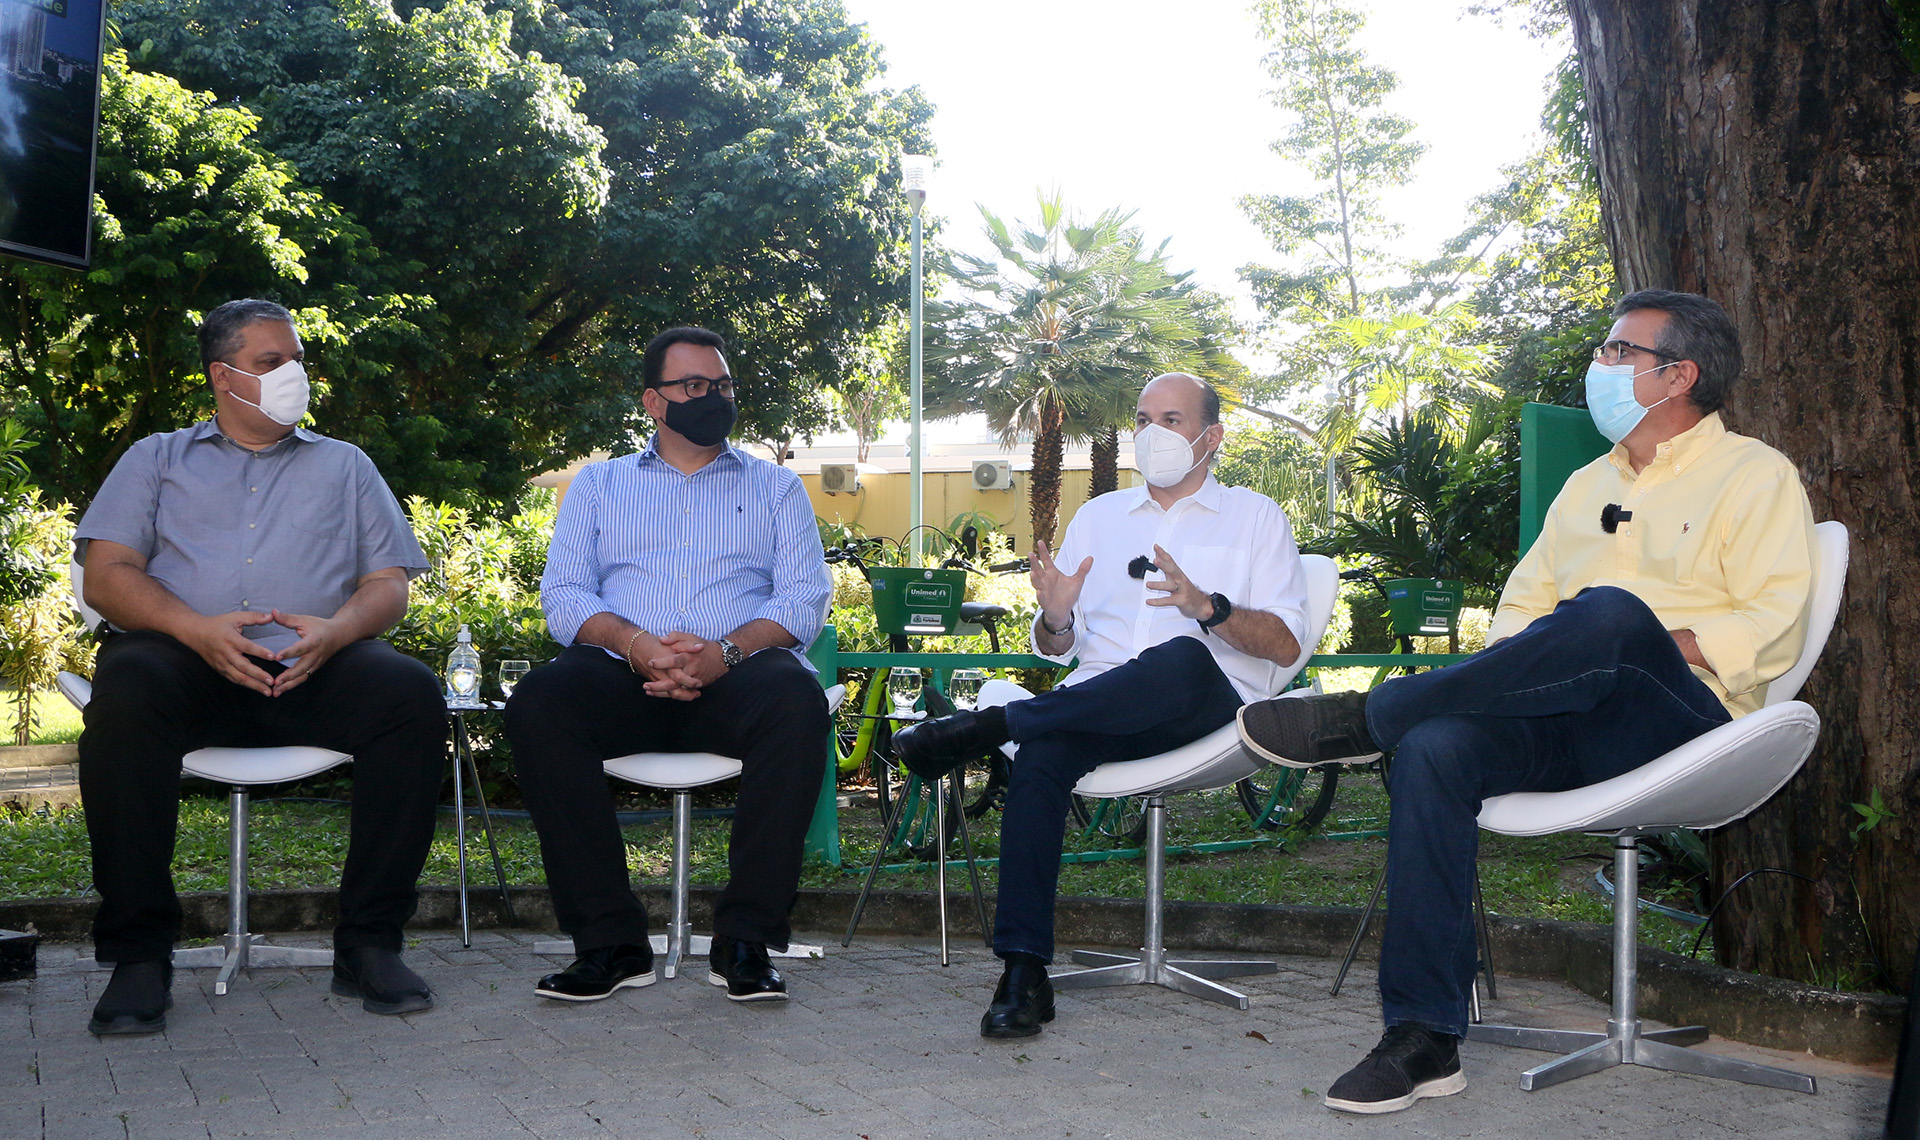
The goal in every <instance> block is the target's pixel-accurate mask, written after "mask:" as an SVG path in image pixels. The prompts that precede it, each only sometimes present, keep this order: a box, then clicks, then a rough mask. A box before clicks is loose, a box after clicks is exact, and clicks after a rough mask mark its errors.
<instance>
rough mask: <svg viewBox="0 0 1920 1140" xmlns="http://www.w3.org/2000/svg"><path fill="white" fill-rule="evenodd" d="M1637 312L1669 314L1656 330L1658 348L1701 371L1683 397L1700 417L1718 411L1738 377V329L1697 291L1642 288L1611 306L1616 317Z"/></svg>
mask: <svg viewBox="0 0 1920 1140" xmlns="http://www.w3.org/2000/svg"><path fill="white" fill-rule="evenodd" d="M1640 309H1653V310H1656V311H1658V312H1662V313H1665V314H1667V324H1666V327H1665V328H1662V329H1661V330H1660V343H1658V344H1655V345H1652V346H1650V347H1653V348H1657V349H1659V350H1660V351H1661V352H1663V353H1666V354H1668V355H1669V356H1671V357H1674V358H1676V359H1679V360H1691V361H1693V363H1694V364H1695V365H1696V366H1698V367H1699V369H1700V379H1698V380H1696V381H1694V385H1693V389H1692V391H1690V392H1688V393H1687V398H1688V399H1689V400H1691V401H1692V402H1693V406H1694V407H1696V408H1698V409H1700V412H1701V414H1702V415H1705V414H1707V413H1709V412H1717V411H1719V410H1720V409H1721V408H1722V407H1724V406H1725V405H1726V402H1727V391H1728V389H1730V388H1732V387H1733V384H1734V381H1736V380H1738V379H1740V369H1741V356H1740V330H1738V329H1736V328H1734V327H1733V318H1731V317H1729V316H1727V311H1726V310H1725V309H1723V308H1721V307H1720V302H1718V301H1716V300H1714V299H1713V298H1711V297H1702V296H1701V295H1700V294H1698V293H1675V292H1673V291H1671V290H1668V289H1642V290H1640V291H1639V292H1636V293H1629V294H1627V295H1626V296H1624V297H1622V298H1620V302H1619V303H1618V304H1616V305H1615V306H1614V307H1613V315H1614V318H1615V319H1618V318H1620V317H1624V316H1626V315H1627V314H1628V313H1632V312H1637V311H1638V310H1640Z"/></svg>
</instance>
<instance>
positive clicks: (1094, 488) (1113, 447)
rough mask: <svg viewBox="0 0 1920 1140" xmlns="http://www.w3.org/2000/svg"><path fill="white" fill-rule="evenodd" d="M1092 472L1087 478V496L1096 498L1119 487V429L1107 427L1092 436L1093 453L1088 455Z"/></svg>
mask: <svg viewBox="0 0 1920 1140" xmlns="http://www.w3.org/2000/svg"><path fill="white" fill-rule="evenodd" d="M1088 459H1089V460H1090V461H1091V462H1092V464H1093V473H1092V475H1091V476H1089V478H1088V486H1087V498H1089V499H1097V498H1099V497H1100V496H1102V495H1104V494H1106V493H1107V492H1108V491H1118V490H1119V489H1120V429H1119V428H1117V427H1109V428H1107V429H1106V430H1104V431H1102V432H1101V433H1100V434H1099V435H1096V436H1094V437H1093V453H1092V454H1091V455H1089V456H1088Z"/></svg>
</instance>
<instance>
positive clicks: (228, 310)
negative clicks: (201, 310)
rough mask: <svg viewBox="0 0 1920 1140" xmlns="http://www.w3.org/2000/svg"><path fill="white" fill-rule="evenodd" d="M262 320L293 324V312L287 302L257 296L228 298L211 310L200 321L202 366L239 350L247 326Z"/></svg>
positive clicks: (224, 358) (220, 359)
mask: <svg viewBox="0 0 1920 1140" xmlns="http://www.w3.org/2000/svg"><path fill="white" fill-rule="evenodd" d="M261 321H284V322H286V323H287V324H293V314H292V313H289V312H288V311H287V309H286V306H284V305H276V304H274V303H273V302H272V301H262V300H260V299H258V298H255V297H243V298H241V299H240V300H237V301H228V302H227V303H226V304H224V305H221V306H220V307H219V308H217V309H215V310H213V312H211V313H208V314H207V316H206V319H205V320H203V321H201V322H200V367H201V368H202V369H205V368H206V367H207V366H208V365H210V364H212V363H213V362H214V361H216V360H218V361H222V362H224V361H225V360H226V358H227V357H229V356H232V355H233V354H234V353H236V352H238V351H240V339H241V334H242V333H244V332H246V331H247V326H248V325H252V324H258V323H259V322H261Z"/></svg>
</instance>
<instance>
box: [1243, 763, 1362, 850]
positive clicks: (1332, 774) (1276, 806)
mask: <svg viewBox="0 0 1920 1140" xmlns="http://www.w3.org/2000/svg"><path fill="white" fill-rule="evenodd" d="M1267 773H1272V775H1268V774H1267ZM1339 782H1340V768H1339V766H1338V765H1336V764H1328V765H1325V766H1323V767H1319V768H1282V767H1279V766H1277V765H1276V766H1274V767H1271V768H1268V769H1267V771H1266V772H1263V773H1261V774H1260V775H1259V776H1249V777H1247V778H1246V779H1244V780H1242V781H1240V782H1239V783H1237V784H1235V785H1234V786H1233V790H1234V792H1235V793H1236V794H1238V795H1239V797H1240V806H1241V807H1243V808H1245V809H1246V811H1247V818H1248V819H1250V820H1252V821H1253V826H1255V827H1257V828H1259V829H1260V830H1262V831H1276V830H1277V831H1292V832H1295V833H1297V834H1302V835H1304V834H1306V833H1307V832H1310V831H1312V830H1313V829H1314V828H1316V827H1319V826H1320V824H1321V821H1323V820H1325V819H1326V818H1327V812H1328V811H1329V810H1331V809H1332V807H1333V791H1334V788H1335V786H1336V785H1338V784H1339Z"/></svg>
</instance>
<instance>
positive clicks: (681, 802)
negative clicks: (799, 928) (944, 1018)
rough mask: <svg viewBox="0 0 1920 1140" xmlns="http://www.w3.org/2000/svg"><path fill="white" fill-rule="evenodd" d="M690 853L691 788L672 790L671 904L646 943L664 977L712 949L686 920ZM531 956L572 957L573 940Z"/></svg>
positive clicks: (799, 949)
mask: <svg viewBox="0 0 1920 1140" xmlns="http://www.w3.org/2000/svg"><path fill="white" fill-rule="evenodd" d="M692 854H693V790H692V789H691V788H675V789H673V901H672V909H671V913H670V916H669V918H668V920H667V932H666V933H665V934H655V935H652V936H650V937H649V938H648V939H647V941H648V942H649V943H650V944H651V945H652V946H653V952H654V953H655V954H663V955H665V956H666V961H665V962H662V963H661V964H660V973H661V975H662V976H664V977H667V978H677V977H679V976H680V962H681V960H682V959H684V958H689V957H692V956H693V955H696V954H699V955H704V954H707V953H709V952H710V951H711V950H712V949H713V938H712V936H710V935H706V934H695V933H694V932H693V923H692V922H690V921H689V920H688V919H687V896H688V894H689V893H690V892H691V889H692V887H691V883H692V874H693V869H692ZM533 952H534V953H535V954H551V955H554V956H556V957H563V958H568V957H572V956H573V939H571V938H553V939H544V938H543V939H541V940H540V941H538V942H535V943H534V944H533ZM769 953H770V954H771V955H772V956H773V957H775V958H822V957H825V956H826V951H825V950H823V949H822V948H821V947H818V946H809V945H806V944H805V943H801V942H793V943H789V944H788V945H787V948H786V949H785V950H774V951H770V952H769Z"/></svg>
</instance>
